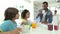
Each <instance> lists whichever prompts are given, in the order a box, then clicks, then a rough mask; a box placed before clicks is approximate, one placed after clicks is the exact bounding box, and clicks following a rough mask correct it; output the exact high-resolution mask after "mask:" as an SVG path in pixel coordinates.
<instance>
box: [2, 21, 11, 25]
mask: <svg viewBox="0 0 60 34" xmlns="http://www.w3.org/2000/svg"><path fill="white" fill-rule="evenodd" d="M2 25H11V21H10V20H6V21H4V22H3V24H2Z"/></svg>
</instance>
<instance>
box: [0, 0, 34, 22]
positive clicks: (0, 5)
mask: <svg viewBox="0 0 60 34" xmlns="http://www.w3.org/2000/svg"><path fill="white" fill-rule="evenodd" d="M21 5H24V8H22V9H28V10H29V11H30V13H31V14H30V18H29V19H30V20H31V21H33V19H34V17H33V16H34V15H33V14H34V12H33V2H32V1H31V2H27V1H25V0H1V1H0V21H2V20H3V19H4V11H5V9H6V8H7V7H15V8H17V9H19V10H20V6H21Z"/></svg>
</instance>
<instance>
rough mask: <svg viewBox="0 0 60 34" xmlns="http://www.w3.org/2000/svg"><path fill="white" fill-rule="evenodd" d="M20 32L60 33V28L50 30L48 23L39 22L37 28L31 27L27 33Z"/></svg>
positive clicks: (30, 33)
mask: <svg viewBox="0 0 60 34" xmlns="http://www.w3.org/2000/svg"><path fill="white" fill-rule="evenodd" d="M20 34H60V30H57V31H55V30H53V31H50V30H48V28H47V25H46V24H41V23H38V24H37V27H36V28H35V29H33V28H31V29H30V31H29V32H27V33H20Z"/></svg>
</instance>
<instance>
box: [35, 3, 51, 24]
mask: <svg viewBox="0 0 60 34" xmlns="http://www.w3.org/2000/svg"><path fill="white" fill-rule="evenodd" d="M42 7H43V9H40V10H39V13H38V15H37V16H36V18H37V17H39V16H40V22H42V23H52V12H51V11H50V10H49V9H48V2H43V5H42Z"/></svg>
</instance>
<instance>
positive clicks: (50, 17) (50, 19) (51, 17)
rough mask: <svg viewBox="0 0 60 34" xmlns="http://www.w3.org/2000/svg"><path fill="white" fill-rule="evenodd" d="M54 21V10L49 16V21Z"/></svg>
mask: <svg viewBox="0 0 60 34" xmlns="http://www.w3.org/2000/svg"><path fill="white" fill-rule="evenodd" d="M52 21H53V15H52V12H51V14H50V15H49V18H48V22H49V23H52Z"/></svg>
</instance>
